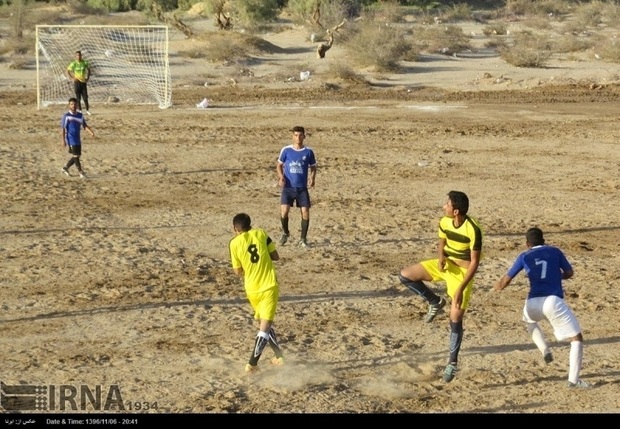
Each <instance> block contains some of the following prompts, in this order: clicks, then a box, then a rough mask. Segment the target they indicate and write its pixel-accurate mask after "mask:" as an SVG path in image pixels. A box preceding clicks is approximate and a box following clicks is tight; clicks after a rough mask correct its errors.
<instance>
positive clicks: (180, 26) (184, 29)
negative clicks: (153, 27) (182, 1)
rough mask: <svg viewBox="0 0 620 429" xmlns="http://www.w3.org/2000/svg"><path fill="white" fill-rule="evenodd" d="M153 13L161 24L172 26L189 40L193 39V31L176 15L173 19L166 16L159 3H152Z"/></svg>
mask: <svg viewBox="0 0 620 429" xmlns="http://www.w3.org/2000/svg"><path fill="white" fill-rule="evenodd" d="M151 11H152V12H153V13H154V14H155V16H156V17H157V19H158V20H159V21H160V22H163V23H165V24H170V25H172V26H173V27H175V28H176V29H177V30H180V31H181V33H183V34H185V37H187V38H188V39H189V38H190V37H192V35H193V32H192V29H191V28H189V27H188V26H187V25H186V24H185V23H184V22H183V21H181V20H180V19H179V18H177V16H176V15H172V18H169V17H167V16H166V15H165V14H164V10H163V9H162V8H161V5H159V3H157V2H156V1H153V2H151Z"/></svg>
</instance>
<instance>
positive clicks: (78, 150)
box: [60, 97, 95, 179]
mask: <svg viewBox="0 0 620 429" xmlns="http://www.w3.org/2000/svg"><path fill="white" fill-rule="evenodd" d="M77 104H78V101H77V98H75V97H72V98H70V99H69V111H68V112H66V113H65V114H64V115H62V119H61V120H60V127H61V128H62V145H63V147H65V146H69V153H70V154H71V158H70V159H69V161H67V163H66V164H65V166H64V167H62V172H63V173H64V174H65V175H67V176H71V173H69V168H71V166H72V165H73V164H75V167H76V168H77V170H78V173H79V174H80V177H81V178H82V179H84V178H85V177H86V175H85V174H84V170H83V169H82V163H81V162H80V156H81V155H82V138H81V134H82V128H83V129H85V130H88V132H89V133H90V135H91V136H93V137H95V133H94V132H93V130H92V129H91V128H90V127H89V126H88V124H87V123H86V119H84V116H82V112H78V110H77Z"/></svg>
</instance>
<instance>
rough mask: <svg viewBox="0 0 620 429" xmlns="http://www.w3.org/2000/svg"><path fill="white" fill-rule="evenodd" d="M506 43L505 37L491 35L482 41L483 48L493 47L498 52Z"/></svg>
mask: <svg viewBox="0 0 620 429" xmlns="http://www.w3.org/2000/svg"><path fill="white" fill-rule="evenodd" d="M507 45H508V43H507V41H506V39H505V38H504V37H502V36H493V37H491V38H490V39H489V40H487V41H486V42H485V43H484V46H485V48H491V49H495V50H496V51H498V52H499V51H500V50H501V49H504V48H506V47H507Z"/></svg>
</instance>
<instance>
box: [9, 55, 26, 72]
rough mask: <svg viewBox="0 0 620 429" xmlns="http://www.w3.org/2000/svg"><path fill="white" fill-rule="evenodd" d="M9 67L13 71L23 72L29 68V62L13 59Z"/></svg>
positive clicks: (23, 59) (22, 59)
mask: <svg viewBox="0 0 620 429" xmlns="http://www.w3.org/2000/svg"><path fill="white" fill-rule="evenodd" d="M7 67H8V68H9V69H11V70H23V69H26V68H28V60H26V59H25V58H13V59H11V61H10V62H9V63H8V64H7Z"/></svg>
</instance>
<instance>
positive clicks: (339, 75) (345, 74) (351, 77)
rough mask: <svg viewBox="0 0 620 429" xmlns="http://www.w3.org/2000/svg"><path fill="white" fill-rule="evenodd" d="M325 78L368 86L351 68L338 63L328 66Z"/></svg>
mask: <svg viewBox="0 0 620 429" xmlns="http://www.w3.org/2000/svg"><path fill="white" fill-rule="evenodd" d="M327 76H328V77H331V78H336V79H340V80H341V81H344V82H348V83H352V84H368V81H367V80H366V79H365V78H364V77H363V76H362V75H360V74H357V73H355V71H353V69H352V68H351V67H349V66H348V65H346V64H343V63H340V62H338V63H332V64H330V65H329V69H328V71H327Z"/></svg>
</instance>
